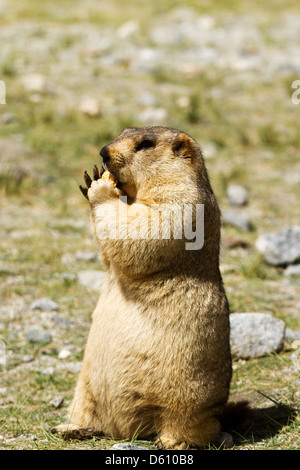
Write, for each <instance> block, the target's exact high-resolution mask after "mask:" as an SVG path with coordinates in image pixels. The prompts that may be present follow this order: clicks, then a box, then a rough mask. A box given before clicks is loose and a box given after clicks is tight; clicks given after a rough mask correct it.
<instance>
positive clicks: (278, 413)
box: [234, 404, 298, 445]
mask: <svg viewBox="0 0 300 470" xmlns="http://www.w3.org/2000/svg"><path fill="white" fill-rule="evenodd" d="M253 412H254V423H253V425H252V427H251V429H249V431H248V432H247V433H246V434H245V435H243V436H239V435H234V441H235V443H236V444H237V445H242V444H244V445H245V444H247V443H249V444H250V443H252V444H253V443H255V442H259V441H262V440H264V439H270V438H272V437H274V436H276V434H278V433H279V432H280V431H281V429H282V428H284V427H285V426H287V425H288V424H291V422H293V421H294V420H295V419H296V417H297V414H298V412H297V410H296V409H294V408H292V407H290V406H287V405H283V404H274V405H272V406H269V407H266V408H254V409H253Z"/></svg>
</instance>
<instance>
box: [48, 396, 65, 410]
mask: <svg viewBox="0 0 300 470" xmlns="http://www.w3.org/2000/svg"><path fill="white" fill-rule="evenodd" d="M63 403H64V399H63V397H55V398H53V399H52V400H51V401H50V405H51V406H53V407H54V408H60V407H61V406H62V405H63Z"/></svg>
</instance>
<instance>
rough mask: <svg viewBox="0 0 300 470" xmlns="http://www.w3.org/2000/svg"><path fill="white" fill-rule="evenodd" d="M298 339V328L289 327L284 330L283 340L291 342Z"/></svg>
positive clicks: (299, 337) (299, 334)
mask: <svg viewBox="0 0 300 470" xmlns="http://www.w3.org/2000/svg"><path fill="white" fill-rule="evenodd" d="M298 339H300V330H291V329H290V328H287V329H286V330H285V340H286V341H287V342H288V343H292V342H293V341H296V340H298Z"/></svg>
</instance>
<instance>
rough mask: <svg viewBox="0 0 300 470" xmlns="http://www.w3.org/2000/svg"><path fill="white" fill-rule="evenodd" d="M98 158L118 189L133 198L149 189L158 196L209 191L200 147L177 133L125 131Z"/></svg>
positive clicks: (150, 129) (164, 129)
mask: <svg viewBox="0 0 300 470" xmlns="http://www.w3.org/2000/svg"><path fill="white" fill-rule="evenodd" d="M100 155H101V157H102V159H103V167H104V168H105V169H106V170H108V171H109V172H110V173H112V174H113V176H115V178H116V179H117V180H118V181H119V183H118V187H119V188H120V189H122V190H123V191H124V192H125V193H127V194H128V195H129V196H132V197H134V196H135V195H136V194H137V193H138V192H139V191H141V190H145V191H146V190H149V188H150V187H151V188H152V193H153V189H154V190H156V191H157V194H164V193H170V191H171V188H174V190H176V192H177V193H178V191H180V188H182V193H183V192H185V193H188V191H189V189H191V188H198V189H199V187H201V186H204V187H205V189H206V190H207V189H208V188H210V185H209V181H208V177H207V173H206V169H205V166H204V162H203V158H202V154H201V150H200V148H199V146H198V145H197V143H196V142H195V141H194V139H192V138H191V137H190V136H189V135H187V134H186V133H184V132H180V131H178V130H176V129H171V128H168V127H160V126H153V127H144V128H136V127H132V128H128V129H125V130H124V131H123V132H122V134H121V135H120V136H119V137H118V138H116V139H115V140H113V141H112V142H110V143H109V144H107V145H106V146H105V147H103V148H102V149H101V151H100ZM171 192H172V191H171ZM192 192H193V191H192ZM181 199H182V198H181Z"/></svg>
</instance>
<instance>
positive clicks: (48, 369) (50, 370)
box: [42, 366, 55, 375]
mask: <svg viewBox="0 0 300 470" xmlns="http://www.w3.org/2000/svg"><path fill="white" fill-rule="evenodd" d="M54 372H55V370H54V367H51V366H50V367H46V368H45V369H43V370H42V374H43V375H53V374H54Z"/></svg>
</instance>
